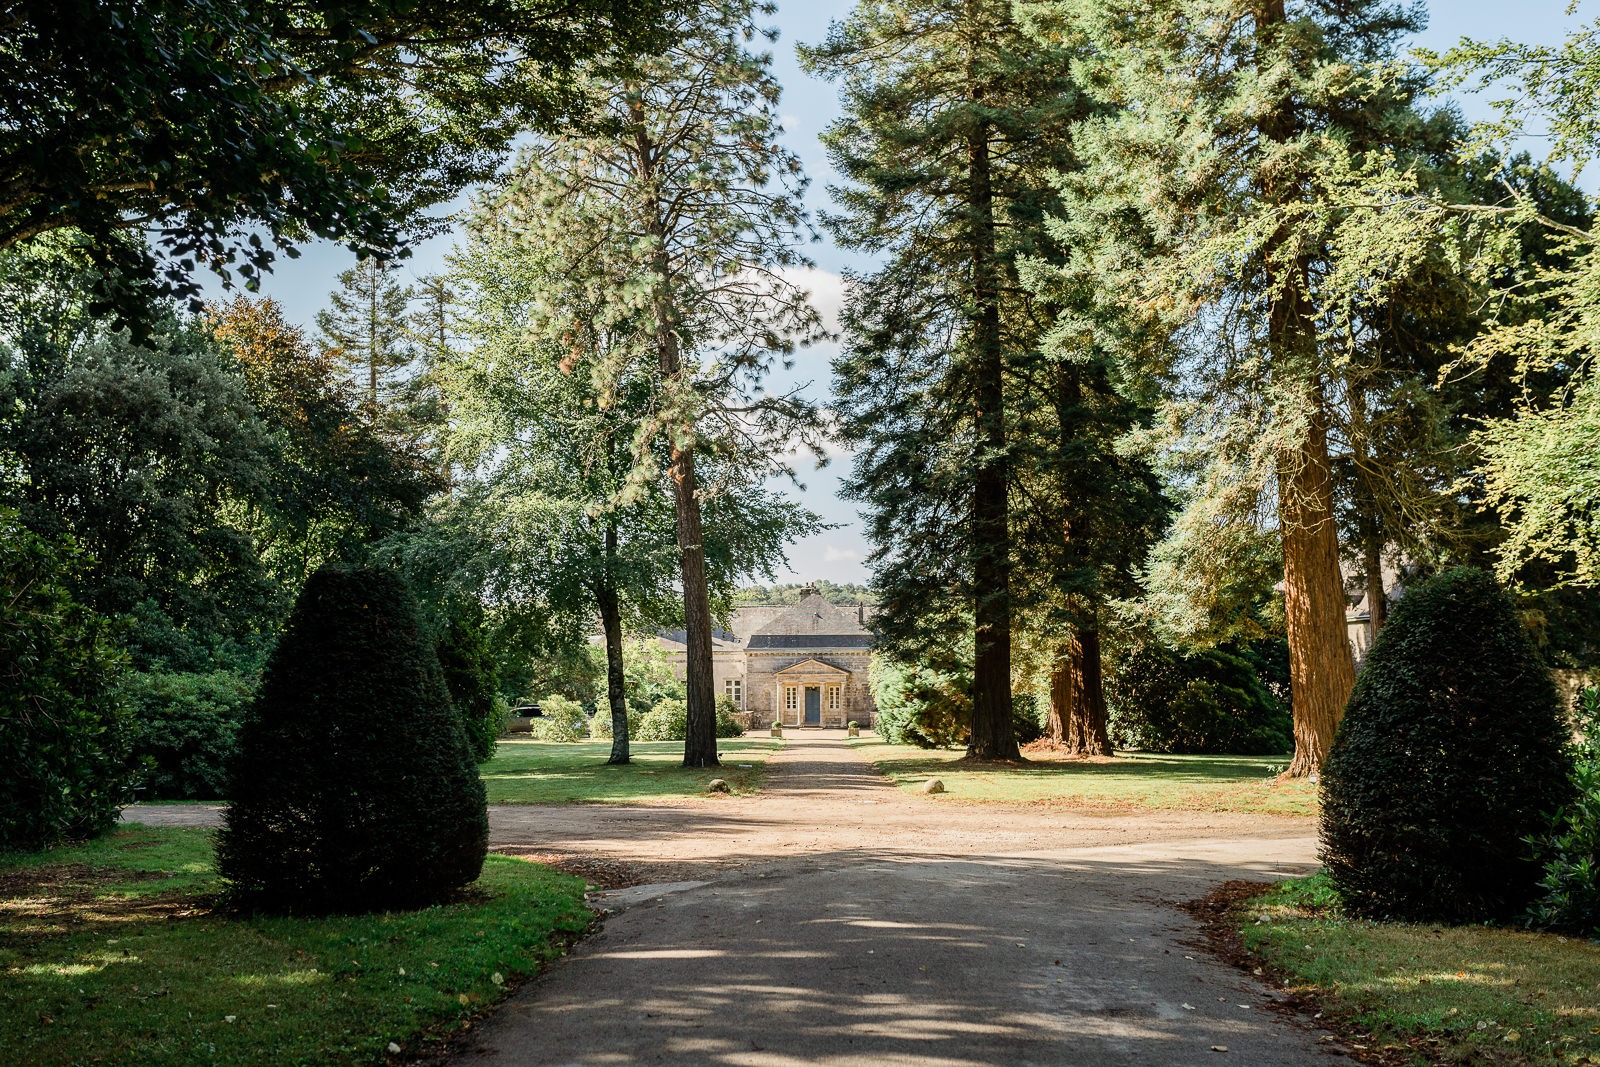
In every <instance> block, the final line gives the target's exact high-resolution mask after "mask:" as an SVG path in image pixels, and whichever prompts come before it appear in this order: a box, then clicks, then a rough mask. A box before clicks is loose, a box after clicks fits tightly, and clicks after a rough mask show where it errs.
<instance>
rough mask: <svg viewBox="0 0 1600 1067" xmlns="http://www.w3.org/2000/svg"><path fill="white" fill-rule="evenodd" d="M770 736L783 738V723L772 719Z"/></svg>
mask: <svg viewBox="0 0 1600 1067" xmlns="http://www.w3.org/2000/svg"><path fill="white" fill-rule="evenodd" d="M772 736H773V737H782V736H783V723H781V722H779V721H778V720H777V719H773V720H772Z"/></svg>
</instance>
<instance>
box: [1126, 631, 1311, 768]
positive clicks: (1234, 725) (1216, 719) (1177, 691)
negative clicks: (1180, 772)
mask: <svg viewBox="0 0 1600 1067" xmlns="http://www.w3.org/2000/svg"><path fill="white" fill-rule="evenodd" d="M1109 652H1110V654H1109V655H1108V656H1107V661H1106V678H1105V689H1106V714H1107V719H1108V726H1109V730H1110V734H1111V743H1112V744H1113V745H1114V746H1115V747H1117V748H1131V749H1139V750H1141V751H1145V752H1162V753H1171V754H1174V755H1196V756H1208V755H1234V756H1274V755H1278V754H1280V753H1284V752H1288V751H1289V750H1290V749H1292V748H1293V747H1294V738H1293V734H1292V733H1291V727H1290V718H1289V709H1288V708H1287V707H1285V706H1284V704H1283V703H1282V702H1281V701H1279V700H1278V698H1277V697H1276V696H1275V695H1274V694H1273V693H1272V691H1271V690H1270V689H1269V688H1268V687H1267V686H1266V684H1265V683H1264V682H1263V681H1262V664H1261V662H1260V661H1259V659H1258V657H1256V656H1255V655H1254V654H1253V653H1252V651H1251V650H1250V649H1248V648H1241V647H1239V646H1221V647H1217V648H1202V649H1195V650H1189V651H1186V650H1184V649H1180V648H1177V647H1176V646H1173V645H1170V644H1167V643H1166V642H1164V641H1162V640H1160V639H1159V638H1157V637H1156V636H1155V635H1153V634H1150V633H1149V632H1146V631H1134V632H1132V633H1129V634H1126V635H1124V636H1123V637H1122V638H1121V639H1120V640H1119V641H1118V642H1117V643H1116V644H1114V645H1113V646H1111V648H1110V649H1109Z"/></svg>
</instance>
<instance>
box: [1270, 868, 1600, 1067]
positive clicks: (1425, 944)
mask: <svg viewBox="0 0 1600 1067" xmlns="http://www.w3.org/2000/svg"><path fill="white" fill-rule="evenodd" d="M1325 890H1326V881H1325V877H1324V876H1320V875H1319V876H1316V877H1314V878H1311V879H1297V880H1294V881H1291V882H1287V883H1284V884H1283V885H1281V886H1279V887H1277V888H1275V889H1274V890H1273V891H1272V892H1270V893H1268V894H1267V895H1266V896H1263V897H1259V898H1257V899H1256V900H1254V901H1251V902H1250V903H1249V904H1247V905H1246V907H1245V908H1244V910H1243V911H1241V912H1240V921H1241V923H1242V926H1241V931H1240V932H1241V935H1242V937H1243V938H1244V941H1245V944H1246V945H1247V946H1248V947H1250V948H1251V949H1252V950H1253V951H1255V952H1257V953H1259V954H1260V955H1261V956H1263V957H1264V958H1265V959H1266V960H1267V961H1268V962H1270V963H1271V964H1272V965H1273V966H1274V967H1276V968H1280V969H1281V970H1282V971H1284V972H1286V973H1287V975H1288V978H1287V982H1288V984H1289V985H1290V987H1291V988H1295V989H1298V990H1300V991H1302V992H1307V993H1310V994H1313V995H1315V996H1316V997H1317V998H1318V999H1319V1001H1320V1002H1322V1003H1323V1004H1326V1005H1328V1007H1329V1008H1330V1009H1331V1010H1334V1011H1337V1012H1339V1013H1340V1014H1342V1015H1346V1016H1351V1017H1353V1018H1354V1019H1355V1021H1356V1022H1357V1023H1358V1024H1359V1025H1360V1026H1362V1027H1363V1028H1366V1029H1370V1030H1372V1031H1373V1032H1375V1033H1377V1034H1379V1035H1380V1036H1382V1037H1384V1038H1386V1039H1399V1038H1402V1037H1406V1036H1411V1037H1422V1038H1424V1039H1426V1038H1437V1039H1439V1040H1441V1041H1443V1042H1445V1043H1447V1044H1448V1045H1450V1046H1454V1051H1453V1052H1450V1053H1448V1055H1449V1057H1451V1058H1453V1059H1459V1060H1462V1061H1466V1060H1471V1059H1473V1058H1474V1057H1478V1058H1483V1057H1488V1058H1491V1059H1499V1058H1505V1059H1514V1060H1515V1062H1518V1063H1537V1064H1545V1063H1548V1064H1555V1063H1582V1062H1595V1063H1600V945H1597V944H1595V943H1593V942H1587V941H1582V940H1575V939H1572V938H1565V937H1557V936H1555V935H1553V934H1542V933H1534V932H1531V931H1527V930H1520V929H1506V928H1499V927H1489V926H1455V927H1452V926H1435V925H1431V924H1413V923H1376V922H1368V921H1365V920H1359V919H1349V918H1345V917H1343V916H1341V915H1340V914H1339V913H1338V911H1337V910H1333V909H1330V908H1329V907H1327V901H1328V899H1329V898H1328V894H1327V893H1326V891H1325ZM1584 1057H1593V1059H1592V1060H1585V1059H1584Z"/></svg>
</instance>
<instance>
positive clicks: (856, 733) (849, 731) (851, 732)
mask: <svg viewBox="0 0 1600 1067" xmlns="http://www.w3.org/2000/svg"><path fill="white" fill-rule="evenodd" d="M844 730H845V735H846V736H848V737H860V736H861V727H860V726H859V725H858V724H856V723H850V724H849V725H848V726H846V727H845V728H844Z"/></svg>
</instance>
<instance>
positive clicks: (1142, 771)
mask: <svg viewBox="0 0 1600 1067" xmlns="http://www.w3.org/2000/svg"><path fill="white" fill-rule="evenodd" d="M853 743H854V744H855V745H857V746H858V747H859V748H860V749H861V751H862V752H863V753H864V754H865V755H866V756H867V758H868V759H870V760H872V762H873V765H874V766H876V767H877V768H878V770H879V771H881V772H882V773H883V774H885V775H887V776H888V777H889V778H890V779H891V780H893V781H894V782H895V783H896V784H898V785H899V786H901V787H902V788H905V789H913V790H916V789H921V787H922V783H923V782H925V781H927V780H928V779H929V778H933V777H937V778H939V779H940V780H941V781H942V782H944V785H945V789H946V790H948V792H947V793H946V794H945V795H944V797H949V798H953V799H959V800H972V801H984V802H1002V803H1013V804H1066V805H1078V806H1102V807H1124V808H1126V807H1134V808H1178V809H1185V810H1194V811H1241V812H1254V813H1260V814H1268V815H1314V814H1316V811H1317V796H1316V787H1315V786H1313V785H1311V784H1310V783H1309V782H1305V781H1294V782H1277V781H1274V780H1273V776H1274V775H1276V774H1277V773H1278V772H1279V771H1281V770H1282V769H1283V767H1284V765H1285V764H1286V763H1288V757H1276V758H1273V757H1256V756H1157V755H1151V754H1147V753H1129V754H1126V755H1119V756H1117V757H1116V758H1115V759H1113V760H1110V761H1107V762H1088V761H1083V760H1060V761H1046V760H1038V761H1035V762H1031V763H1029V764H1027V765H1025V766H1018V767H1006V766H999V767H970V766H967V765H965V764H960V763H957V762H956V761H957V760H959V759H960V758H961V756H962V753H961V752H958V751H953V750H933V751H930V750H928V749H922V748H914V747H911V746H909V745H890V744H885V743H883V742H881V741H876V740H870V739H867V738H863V739H861V740H859V741H856V742H853ZM944 797H940V798H939V799H940V800H941V801H943V800H944Z"/></svg>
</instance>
